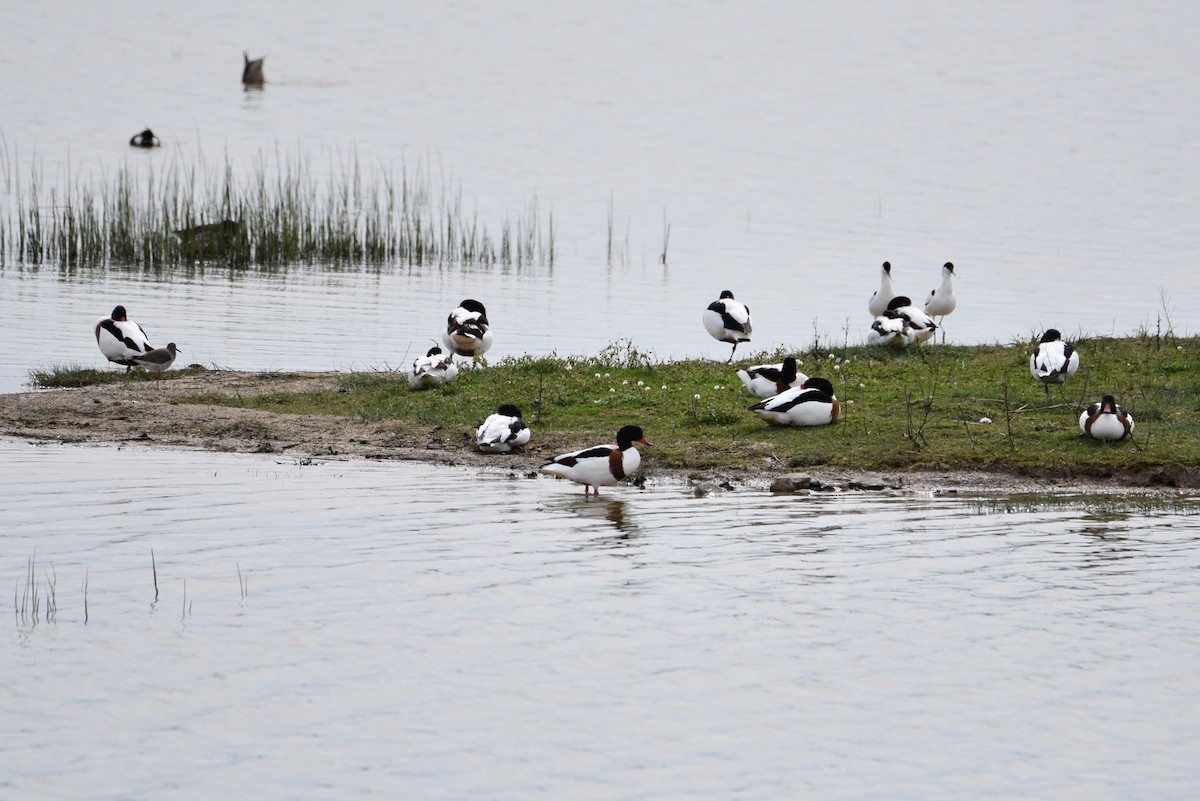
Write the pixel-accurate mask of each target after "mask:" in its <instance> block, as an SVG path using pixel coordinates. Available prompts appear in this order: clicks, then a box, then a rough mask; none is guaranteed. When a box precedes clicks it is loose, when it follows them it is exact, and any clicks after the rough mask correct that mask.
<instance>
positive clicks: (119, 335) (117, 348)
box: [94, 306, 154, 372]
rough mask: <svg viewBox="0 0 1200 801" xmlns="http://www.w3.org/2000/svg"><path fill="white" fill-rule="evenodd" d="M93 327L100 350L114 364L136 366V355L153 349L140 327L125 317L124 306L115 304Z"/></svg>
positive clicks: (128, 366)
mask: <svg viewBox="0 0 1200 801" xmlns="http://www.w3.org/2000/svg"><path fill="white" fill-rule="evenodd" d="M94 328H95V333H96V344H97V345H99V346H100V352H101V353H103V354H104V358H106V359H108V360H109V361H110V362H112V363H114V364H123V365H125V367H126V368H132V367H136V366H137V362H136V361H135V359H136V357H138V356H142V355H144V354H146V353H149V352H150V351H152V350H154V346H153V345H151V344H150V340H149V339H148V338H147V337H146V332H145V331H143V330H142V327H141V326H140V325H138V324H137V323H135V322H133V321H132V320H130V319H128V318H127V317H126V313H125V307H124V306H117V307H116V308H114V309H113V310H112V314H111V315H110V316H108V317H101V318H100V319H99V320H97V321H96V325H95V326H94ZM126 372H128V370H126Z"/></svg>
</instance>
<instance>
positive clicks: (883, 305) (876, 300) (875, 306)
mask: <svg viewBox="0 0 1200 801" xmlns="http://www.w3.org/2000/svg"><path fill="white" fill-rule="evenodd" d="M894 297H896V290H895V288H894V287H893V286H892V263H891V262H888V261H885V262H884V263H883V267H882V268H881V269H880V272H879V289H876V290H875V291H874V292H872V293H871V299H870V300H869V301H867V311H869V312H871V316H872V317H879V316H880V315H882V314H883V312H884V311H885V310H886V309H887V307H888V304H889V303H891V302H892V298H894Z"/></svg>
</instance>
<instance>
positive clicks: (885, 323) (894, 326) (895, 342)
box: [867, 309, 917, 350]
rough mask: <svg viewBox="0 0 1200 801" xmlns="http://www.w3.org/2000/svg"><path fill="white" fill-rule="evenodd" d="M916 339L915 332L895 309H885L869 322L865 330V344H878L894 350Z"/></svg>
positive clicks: (906, 345) (905, 346)
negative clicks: (869, 327) (869, 324)
mask: <svg viewBox="0 0 1200 801" xmlns="http://www.w3.org/2000/svg"><path fill="white" fill-rule="evenodd" d="M916 341H917V336H916V334H914V333H913V330H912V328H911V327H910V326H909V324H908V320H906V319H905V318H904V317H903V316H901V315H900V314H899V313H898V312H897V311H896V310H895V309H885V310H884V312H883V314H881V315H879V316H878V317H876V318H875V320H874V321H873V322H872V323H871V329H870V330H869V331H867V344H868V345H878V346H882V347H887V348H893V349H895V350H901V349H903V348H907V347H908V346H909V345H911V344H913V343H914V342H916Z"/></svg>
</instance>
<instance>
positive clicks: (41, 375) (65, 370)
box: [29, 364, 206, 389]
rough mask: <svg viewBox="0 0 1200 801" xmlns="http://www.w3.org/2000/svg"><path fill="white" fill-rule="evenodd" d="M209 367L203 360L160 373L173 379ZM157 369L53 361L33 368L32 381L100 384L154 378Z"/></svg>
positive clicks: (62, 385)
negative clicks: (129, 368) (48, 364)
mask: <svg viewBox="0 0 1200 801" xmlns="http://www.w3.org/2000/svg"><path fill="white" fill-rule="evenodd" d="M204 372H206V369H205V368H204V367H203V366H202V365H199V364H191V365H188V366H187V367H185V368H183V369H181V370H167V371H165V372H163V373H160V374H159V375H161V376H162V380H163V381H172V380H174V379H176V378H182V377H183V376H189V375H200V374H202V373H204ZM154 375H155V374H154V373H151V372H148V371H146V370H143V369H142V368H140V367H138V368H134V369H133V370H131V371H129V372H126V371H125V370H124V369H121V368H113V369H110V370H103V369H102V370H97V369H96V368H94V367H86V366H84V365H82V364H53V365H50V366H49V367H37V368H34V369H32V370H30V371H29V385H30V386H33V387H37V388H38V389H66V388H68V387H87V386H94V385H96V384H120V383H122V382H128V381H151V382H153V381H154Z"/></svg>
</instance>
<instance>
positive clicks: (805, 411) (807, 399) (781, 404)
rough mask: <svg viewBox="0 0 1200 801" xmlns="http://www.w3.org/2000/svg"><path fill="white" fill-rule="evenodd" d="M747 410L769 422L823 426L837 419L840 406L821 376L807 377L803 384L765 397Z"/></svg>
mask: <svg viewBox="0 0 1200 801" xmlns="http://www.w3.org/2000/svg"><path fill="white" fill-rule="evenodd" d="M750 410H751V411H752V412H754V413H755V414H757V415H758V416H759V417H761V418H762V419H764V420H766V421H767V422H768V423H771V424H772V425H777V426H824V425H829V424H830V423H833V422H836V421H837V419H838V414H839V412H840V411H841V406H840V404H838V400H837V398H836V397H835V396H834V394H833V384H831V383H829V381H827V380H826V379H824V378H810V379H808V380H807V381H805V382H804V386H802V387H796V388H795V389H789V390H788V391H787V392H782V393H780V394H778V395H776V396H775V397H773V398H767V399H766V400H765V401H763V402H762V403H756V404H754V405H753V406H751V407H750Z"/></svg>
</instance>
